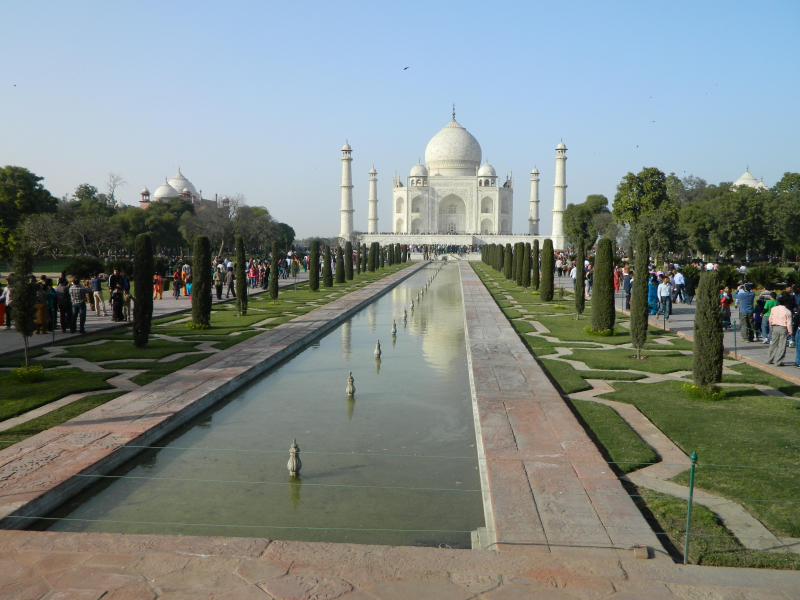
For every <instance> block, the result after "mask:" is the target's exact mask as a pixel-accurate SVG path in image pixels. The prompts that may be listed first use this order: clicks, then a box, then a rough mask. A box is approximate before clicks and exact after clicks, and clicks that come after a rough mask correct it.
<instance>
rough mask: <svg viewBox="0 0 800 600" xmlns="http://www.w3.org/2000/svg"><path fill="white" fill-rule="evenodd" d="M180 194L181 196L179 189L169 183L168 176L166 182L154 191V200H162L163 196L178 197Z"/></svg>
mask: <svg viewBox="0 0 800 600" xmlns="http://www.w3.org/2000/svg"><path fill="white" fill-rule="evenodd" d="M178 196H180V194H179V193H178V190H176V189H175V188H174V187H172V186H171V185H170V184H169V182H168V181H167V179H166V177H165V178H164V183H163V184H161V185H160V186H158V188H157V189H156V191H155V192H153V199H154V200H161V199H162V198H177V197H178Z"/></svg>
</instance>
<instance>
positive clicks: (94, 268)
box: [64, 256, 105, 279]
mask: <svg viewBox="0 0 800 600" xmlns="http://www.w3.org/2000/svg"><path fill="white" fill-rule="evenodd" d="M64 270H65V271H66V273H67V275H70V276H71V277H78V278H79V279H89V278H90V277H94V274H95V273H100V272H102V271H104V270H105V267H104V265H103V263H102V262H100V261H99V260H97V259H96V258H94V257H91V256H79V257H78V258H76V259H74V260H73V261H72V262H71V263H69V264H68V265H67V266H66V268H65V269H64Z"/></svg>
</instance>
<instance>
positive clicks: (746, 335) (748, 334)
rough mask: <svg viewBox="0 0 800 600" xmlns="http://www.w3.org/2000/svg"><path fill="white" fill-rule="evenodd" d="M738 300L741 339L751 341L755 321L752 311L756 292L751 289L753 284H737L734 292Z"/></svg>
mask: <svg viewBox="0 0 800 600" xmlns="http://www.w3.org/2000/svg"><path fill="white" fill-rule="evenodd" d="M734 296H735V297H736V299H737V300H738V301H739V323H740V324H741V326H742V341H744V342H752V341H753V332H754V331H755V322H754V321H753V312H754V311H755V299H756V293H755V292H754V291H753V284H751V283H746V284H745V285H743V286H741V285H740V286H739V287H738V289H737V290H736V294H734Z"/></svg>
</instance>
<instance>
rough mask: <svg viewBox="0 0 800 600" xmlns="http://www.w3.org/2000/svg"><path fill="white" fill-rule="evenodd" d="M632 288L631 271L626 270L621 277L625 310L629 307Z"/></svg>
mask: <svg viewBox="0 0 800 600" xmlns="http://www.w3.org/2000/svg"><path fill="white" fill-rule="evenodd" d="M632 289H633V271H628V272H627V273H625V275H624V276H623V278H622V291H624V292H625V310H630V309H631V290H632Z"/></svg>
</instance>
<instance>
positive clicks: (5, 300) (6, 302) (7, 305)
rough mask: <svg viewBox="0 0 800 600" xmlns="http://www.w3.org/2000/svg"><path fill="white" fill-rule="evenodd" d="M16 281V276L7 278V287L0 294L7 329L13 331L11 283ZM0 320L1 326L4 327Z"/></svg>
mask: <svg viewBox="0 0 800 600" xmlns="http://www.w3.org/2000/svg"><path fill="white" fill-rule="evenodd" d="M13 280H14V274H13V273H9V274H8V277H6V287H4V288H3V293H2V294H0V303H2V305H3V308H4V309H5V310H4V311H3V312H4V313H5V319H6V329H11V282H12V281H13ZM2 324H3V323H2V320H0V325H2Z"/></svg>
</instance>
